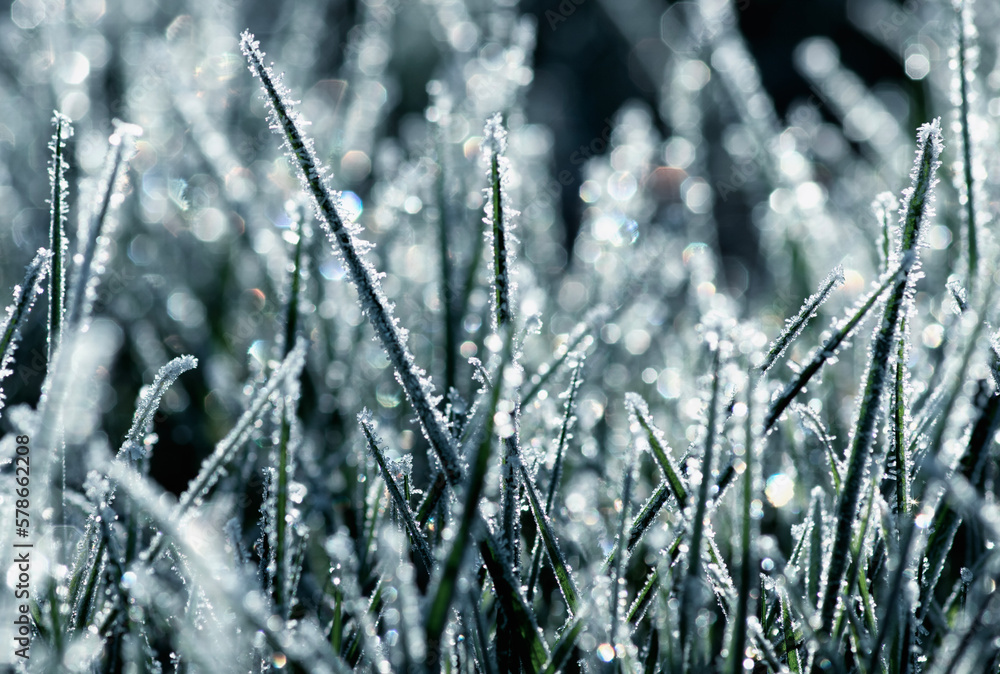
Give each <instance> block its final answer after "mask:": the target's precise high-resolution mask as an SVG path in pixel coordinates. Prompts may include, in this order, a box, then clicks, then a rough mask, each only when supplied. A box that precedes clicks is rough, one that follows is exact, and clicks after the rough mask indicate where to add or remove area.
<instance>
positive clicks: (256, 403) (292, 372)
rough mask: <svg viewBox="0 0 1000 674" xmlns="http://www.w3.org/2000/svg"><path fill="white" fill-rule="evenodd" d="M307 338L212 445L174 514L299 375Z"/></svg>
mask: <svg viewBox="0 0 1000 674" xmlns="http://www.w3.org/2000/svg"><path fill="white" fill-rule="evenodd" d="M307 345H308V342H307V341H306V340H305V339H304V338H302V337H300V338H299V339H298V341H297V342H296V344H295V348H293V349H292V351H291V352H290V353H289V354H288V357H287V358H285V360H284V361H282V363H281V365H280V366H279V367H278V369H277V370H275V371H274V373H273V374H272V375H271V377H270V378H269V379H268V381H267V384H266V385H264V386H263V387H261V388H260V390H258V391H257V393H256V395H255V396H254V397H253V399H252V400H251V401H250V405H249V406H248V407H247V409H246V411H245V412H244V413H243V414H242V416H240V418H239V420H238V421H237V422H236V425H235V426H233V428H232V429H231V430H230V431H229V433H227V434H226V437H224V438H223V439H222V440H221V441H220V442H219V444H217V445H216V446H215V451H214V452H212V454H211V456H209V457H208V458H207V459H206V460H205V462H204V463H203V464H202V467H201V470H199V471H198V475H197V476H196V477H195V478H194V480H192V481H191V483H190V484H189V485H188V488H187V489H186V490H185V491H184V493H183V494H181V496H180V498H179V499H178V502H177V508H176V509H175V514H176V517H177V518H183V517H184V516H185V515H186V514H187V512H188V510H190V509H191V508H192V507H194V506H197V505H199V504H200V503H201V501H202V500H203V499H204V498H205V496H206V494H207V493H208V491H209V490H210V489H211V488H212V487H213V486H214V485H215V483H216V482H218V480H219V478H220V477H221V476H222V473H223V471H224V470H225V468H226V466H228V465H229V464H230V463H232V461H233V459H234V458H235V457H236V455H237V454H238V453H239V451H240V450H241V449H242V448H243V447H244V445H245V443H246V441H247V440H248V439H249V438H250V435H251V434H252V433H253V431H254V429H255V424H256V422H257V420H258V419H260V418H261V415H262V414H263V412H264V410H265V408H266V407H267V406H268V405H270V404H272V403H271V397H272V396H274V395H275V394H276V393H278V391H279V390H280V389H281V388H282V387H283V386H284V384H285V382H286V381H287V380H288V379H289V378H298V376H299V374H300V373H301V372H302V368H303V367H304V366H305V357H306V346H307ZM163 543H164V539H163V536H162V535H157V536H156V537H154V539H153V541H152V542H151V543H150V544H149V547H148V548H147V549H146V551H145V552H144V553H143V555H142V559H144V560H146V561H149V562H151V561H152V560H154V559H156V557H157V556H158V555H159V554H160V552H162V551H163Z"/></svg>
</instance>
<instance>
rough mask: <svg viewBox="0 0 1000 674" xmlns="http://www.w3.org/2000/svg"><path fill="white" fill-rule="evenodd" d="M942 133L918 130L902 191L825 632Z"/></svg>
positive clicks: (842, 503)
mask: <svg viewBox="0 0 1000 674" xmlns="http://www.w3.org/2000/svg"><path fill="white" fill-rule="evenodd" d="M941 147H942V139H941V127H940V122H939V120H935V121H933V122H931V123H930V124H925V125H923V126H922V127H920V130H919V132H918V134H917V157H916V162H915V164H914V168H913V171H912V173H911V178H912V186H911V187H910V188H908V189H907V191H906V192H905V193H904V197H905V199H904V200H905V201H906V209H905V211H904V212H903V213H902V217H901V219H900V224H901V227H902V229H901V232H900V241H899V251H900V253H899V254H900V270H899V272H898V274H897V275H896V280H895V283H894V285H893V288H892V292H891V294H890V295H889V297H888V298H887V299H886V305H885V309H884V311H883V317H882V322H881V324H880V325H879V327H878V331H877V334H876V337H875V341H874V345H873V347H872V353H871V360H870V365H869V367H868V373H867V375H866V382H865V388H864V392H863V394H862V396H861V399H860V402H859V413H858V419H857V423H856V425H855V429H854V437H853V441H852V443H851V451H850V459H849V461H850V463H849V464H848V468H847V475H846V477H845V480H844V490H843V492H842V493H841V496H840V500H839V503H838V506H837V520H836V522H837V523H836V538H835V542H834V547H833V554H832V556H831V559H830V567H829V571H828V576H827V586H826V590H825V593H824V596H823V605H822V609H821V615H822V621H823V632H824V633H826V634H830V633H831V632H832V629H833V620H834V613H835V611H836V608H837V604H838V602H839V600H840V594H841V583H842V581H843V577H844V572H845V571H846V570H847V562H848V557H847V556H848V551H849V547H850V540H851V531H852V529H853V526H854V520H855V517H856V515H857V505H858V500H859V496H860V492H861V488H862V484H863V482H864V478H865V473H866V472H867V467H868V465H869V462H870V459H871V458H872V457H871V454H872V451H871V450H872V443H873V441H874V435H873V434H874V429H875V423H876V421H877V419H878V417H879V415H880V413H881V405H882V394H883V388H884V386H885V380H886V375H887V370H888V365H889V360H890V355H891V353H892V350H893V347H894V346H895V340H896V334H897V329H898V327H899V321H900V318H901V316H903V315H905V312H904V307H903V305H904V303H905V302H906V294H907V289H908V288H909V287H910V280H909V277H910V273H911V272H912V271H913V270H914V269H915V267H916V266H917V263H918V258H917V241H918V237H919V236H920V235H921V230H922V229H923V226H924V223H925V221H926V220H927V219H928V218H929V217H930V215H931V213H932V208H931V205H930V203H931V200H932V198H933V197H932V189H933V186H934V183H935V172H936V170H937V167H938V164H939V160H938V157H939V156H940V153H941Z"/></svg>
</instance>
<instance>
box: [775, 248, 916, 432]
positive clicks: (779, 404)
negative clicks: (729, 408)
mask: <svg viewBox="0 0 1000 674" xmlns="http://www.w3.org/2000/svg"><path fill="white" fill-rule="evenodd" d="M899 271H900V267H899V265H897V266H895V267H894V268H893V270H892V271H891V272H889V273H887V274H885V275H883V276H882V278H881V279H880V281H879V285H878V286H877V287H876V288H875V290H873V291H871V292H870V293H869V294H868V295H867V296H865V297H864V298H863V299H862V300H861V302H860V303H859V304H858V305H857V308H855V309H853V310H852V312H851V313H850V314H849V315H848V316H847V317H846V318H845V319H844V320H843V322H841V323H840V325H839V326H837V328H836V329H835V330H834V332H833V334H832V335H830V336H829V337H828V338H827V339H826V341H824V342H823V344H821V345H820V346H819V347H818V348H817V349H816V350H815V351H813V354H812V356H811V357H810V359H809V363H808V364H807V365H806V366H805V367H804V368H802V369H801V370H800V371H799V373H798V376H796V377H795V379H793V380H792V381H790V382H789V383H788V384H787V385H786V386H785V388H784V389H782V391H781V393H780V394H779V395H778V396H777V397H776V398H774V400H772V401H771V405H770V407H769V409H768V411H767V416H766V417H765V418H764V433H765V434H766V433H767V432H768V431H770V430H771V428H772V427H773V426H774V424H775V422H777V421H778V419H780V418H781V415H782V414H784V412H785V409H787V408H788V406H789V405H790V404H791V403H792V401H793V400H795V397H796V396H797V395H798V394H799V393H801V392H802V390H803V389H804V388H805V387H806V384H808V383H809V381H810V380H811V379H812V378H813V376H814V375H815V374H816V373H817V372H819V370H820V368H822V367H823V365H825V364H826V362H827V361H828V360H830V359H831V358H833V357H834V356H835V355H836V354H837V349H839V348H840V346H841V345H842V344H843V343H844V341H845V340H847V339H848V338H849V337H850V336H851V335H852V334H854V331H855V330H856V329H857V328H858V326H859V325H861V322H862V321H863V320H864V318H865V317H866V316H867V315H868V312H869V311H871V309H872V307H874V306H875V303H876V302H878V299H879V298H880V297H881V296H882V295H883V293H885V291H887V290H888V289H889V288H890V287H892V286H893V285H894V284H895V283H896V277H897V276H898V274H899Z"/></svg>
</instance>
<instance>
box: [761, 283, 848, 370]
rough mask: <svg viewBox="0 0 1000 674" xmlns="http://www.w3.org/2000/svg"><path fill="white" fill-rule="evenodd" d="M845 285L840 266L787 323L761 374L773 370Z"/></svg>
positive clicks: (767, 356) (765, 360) (772, 344)
mask: <svg viewBox="0 0 1000 674" xmlns="http://www.w3.org/2000/svg"><path fill="white" fill-rule="evenodd" d="M843 284H844V267H843V266H840V265H838V266H837V267H836V268H835V269H834V270H833V271H832V272H830V275H829V276H827V277H826V280H825V281H823V283H822V284H821V285H820V288H819V290H817V291H816V293H815V294H813V295H812V296H811V297H809V298H808V299H807V300H806V301H805V302H804V303H803V304H802V308H801V309H799V313H798V314H796V315H795V316H794V317H792V318H789V319H788V320H787V321H785V327H784V329H783V330H782V331H781V334H780V335H778V337H777V339H775V340H774V341H773V342H772V343H771V348H770V349H769V350H768V352H767V355H766V356H765V357H764V362H763V363H761V364H760V366H759V367H758V368H757V369H758V372H759V373H760V374H765V373H767V371H768V370H770V369H771V366H772V365H774V363H775V362H776V361H777V360H778V359H779V358H781V356H782V355H783V354H784V353H785V351H786V350H787V349H788V347H789V345H791V343H792V342H794V341H795V340H796V338H798V336H799V335H801V334H802V331H803V330H805V327H806V325H807V324H808V323H809V321H811V320H812V319H813V318H815V317H816V312H817V311H818V310H819V307H820V305H821V304H823V303H824V302H826V300H827V298H829V297H830V295H831V294H833V291H834V290H836V289H837V288H839V287H840V286H842V285H843Z"/></svg>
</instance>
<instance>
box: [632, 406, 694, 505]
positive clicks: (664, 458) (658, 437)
mask: <svg viewBox="0 0 1000 674" xmlns="http://www.w3.org/2000/svg"><path fill="white" fill-rule="evenodd" d="M625 404H626V405H627V406H628V410H629V414H631V415H632V417H633V419H634V420H635V421H636V422H637V423H638V424H639V425H640V426H641V427H642V430H644V431H645V432H646V439H647V440H648V441H649V448H650V451H651V452H652V454H653V457H654V458H655V459H656V462H657V464H659V466H660V470H661V471H663V477H664V478H666V480H667V482H668V483H669V484H670V489H671V491H673V493H674V498H676V499H677V503H679V504H681V505H684V504H685V503H687V499H688V492H687V487H686V486H685V484H684V478H683V477H681V473H680V471H679V470H678V469H677V466H675V465H674V461H673V459H672V458H671V456H670V454H671V450H670V447H669V446H668V445H667V443H666V441H665V440H664V438H663V433H662V431H660V429H658V428H657V427H656V426H655V425H654V424H653V422H652V420H651V418H650V414H649V407H648V406H647V405H646V401H645V400H643V399H642V397H641V396H640V395H639V394H637V393H627V394H625Z"/></svg>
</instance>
